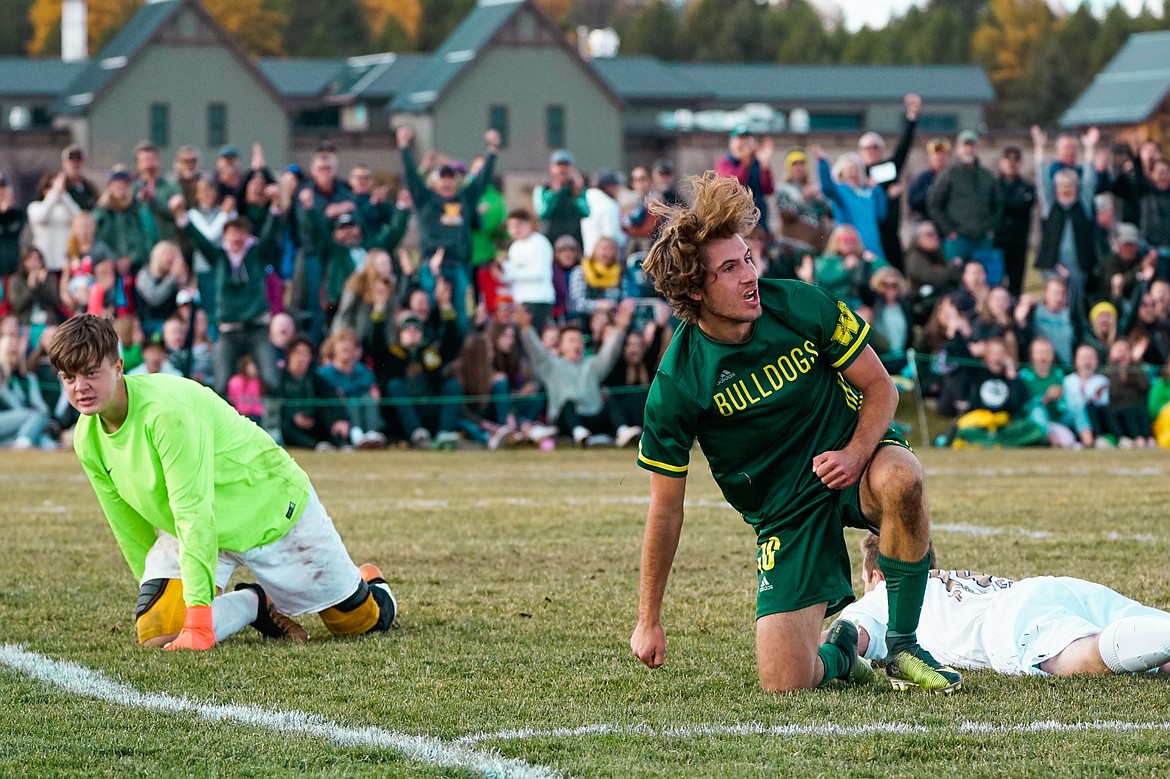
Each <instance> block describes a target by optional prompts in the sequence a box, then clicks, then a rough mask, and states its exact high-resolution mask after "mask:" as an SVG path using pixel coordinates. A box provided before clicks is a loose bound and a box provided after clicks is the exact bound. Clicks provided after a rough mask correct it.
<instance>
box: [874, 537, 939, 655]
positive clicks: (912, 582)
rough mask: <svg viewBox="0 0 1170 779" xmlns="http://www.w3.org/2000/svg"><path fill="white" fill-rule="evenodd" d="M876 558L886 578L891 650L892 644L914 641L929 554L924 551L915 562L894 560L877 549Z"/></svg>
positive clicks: (887, 626) (888, 638)
mask: <svg viewBox="0 0 1170 779" xmlns="http://www.w3.org/2000/svg"><path fill="white" fill-rule="evenodd" d="M877 559H878V568H879V569H880V570H881V572H882V575H883V576H885V577H886V597H887V598H888V599H889V604H890V620H889V623H888V624H887V625H886V643H887V645H889V648H890V650H891V651H893V645H896V644H902V643H916V642H917V641H918V637H917V636H916V635H915V633H916V631H917V630H918V617H919V615H920V614H921V613H922V598H923V596H925V595H926V582H927V578H928V577H929V575H930V555H929V554H927V555H926V556H925V557H923V558H922V559H921V560H919V561H918V562H916V563H908V562H904V561H902V560H895V559H893V558H892V557H886V556H885V555H883V554H881V553H880V552H879V553H878V558H877Z"/></svg>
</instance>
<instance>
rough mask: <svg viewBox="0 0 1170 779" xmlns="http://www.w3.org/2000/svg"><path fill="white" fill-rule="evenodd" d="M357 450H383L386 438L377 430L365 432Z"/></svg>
mask: <svg viewBox="0 0 1170 779" xmlns="http://www.w3.org/2000/svg"><path fill="white" fill-rule="evenodd" d="M357 446H358V449H385V448H386V436H384V435H382V434H381V433H379V432H378V431H377V430H370V431H367V432H366V434H365V435H363V436H362V440H360V441H358V445H357Z"/></svg>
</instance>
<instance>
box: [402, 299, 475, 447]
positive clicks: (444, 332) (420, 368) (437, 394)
mask: <svg viewBox="0 0 1170 779" xmlns="http://www.w3.org/2000/svg"><path fill="white" fill-rule="evenodd" d="M435 297H436V299H437V302H438V304H439V306H438V308H439V316H440V320H439V321H440V325H439V327H440V330H439V336H438V338H437V339H435V340H428V339H427V337H426V335H425V332H424V330H423V323H422V322H420V321H419V320H418V318H417V317H415V316H414V314H407V315H406V316H405V317H403V318H402V320H401V321H400V322H399V323H398V343H396V344H394V346H392V347H390V358H389V360H388V362H387V364H386V375H387V376H388V377H389V379H388V380H387V382H386V397H387V398H389V399H390V401H391V403H392V405H393V408H394V411H395V413H396V414H397V415H398V420H399V422H400V423H401V424H402V431H403V433H405V434H406V435H407V436H409V438H410V444H411V446H415V447H418V448H427V447H430V446H431V445H432V444H433V445H434V447H435V448H436V449H453V448H454V447H455V444H456V443H457V442H458V440H459V433H458V432H457V431H458V430H459V406H458V404H456V403H454V402H449V401H451V399H453V398H457V397H458V396H460V395H462V394H463V388H462V387H461V386H460V384H459V381H458V380H457V379H455V378H453V377H451V376H448V375H446V374H447V371H448V370H449V368H450V365H451V362H452V361H453V360H454V359H455V358H456V357H458V356H459V350H460V349H461V348H462V335H461V331H460V328H459V324H458V320H457V319H456V314H455V309H454V307H453V306H452V303H451V285H450V284H448V283H447V280H446V279H444V278H442V277H440V278H438V279H437V280H436V283H435ZM427 399H430V400H432V402H428V403H424V402H423V401H425V400H427ZM435 399H439V402H433V401H434V400H435Z"/></svg>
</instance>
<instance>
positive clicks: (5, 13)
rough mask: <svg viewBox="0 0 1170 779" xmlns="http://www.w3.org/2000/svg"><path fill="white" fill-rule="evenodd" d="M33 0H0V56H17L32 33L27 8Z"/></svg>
mask: <svg viewBox="0 0 1170 779" xmlns="http://www.w3.org/2000/svg"><path fill="white" fill-rule="evenodd" d="M32 4H33V0H0V19H3V20H4V23H3V24H0V57H19V56H22V55H23V54H24V53H25V46H26V45H27V44H28V41H29V39H30V38H31V37H32V34H33V27H32V22H30V21H29V10H30V9H31V8H32Z"/></svg>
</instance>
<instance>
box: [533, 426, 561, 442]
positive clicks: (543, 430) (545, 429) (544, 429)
mask: <svg viewBox="0 0 1170 779" xmlns="http://www.w3.org/2000/svg"><path fill="white" fill-rule="evenodd" d="M557 432H558V430H557V426H556V425H533V426H532V427H530V428H528V440H529V441H532V442H533V443H534V444H538V443H540V442H541V441H543V440H544V439H546V438H556V437H557Z"/></svg>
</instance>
